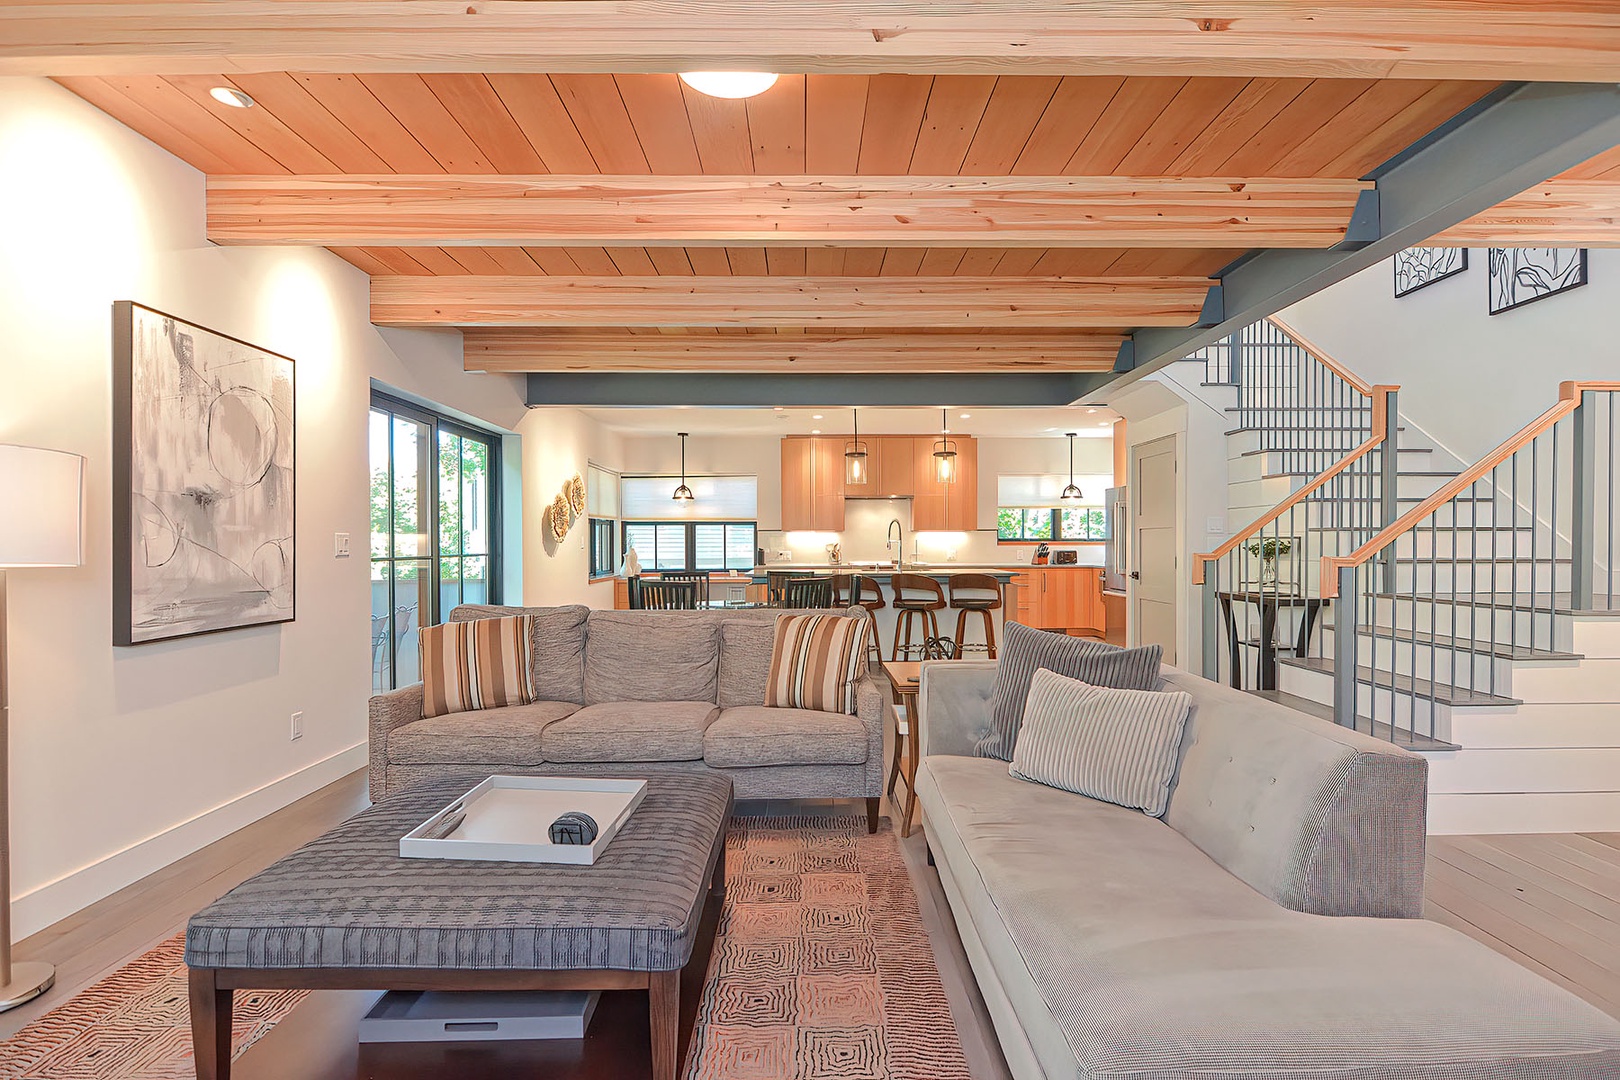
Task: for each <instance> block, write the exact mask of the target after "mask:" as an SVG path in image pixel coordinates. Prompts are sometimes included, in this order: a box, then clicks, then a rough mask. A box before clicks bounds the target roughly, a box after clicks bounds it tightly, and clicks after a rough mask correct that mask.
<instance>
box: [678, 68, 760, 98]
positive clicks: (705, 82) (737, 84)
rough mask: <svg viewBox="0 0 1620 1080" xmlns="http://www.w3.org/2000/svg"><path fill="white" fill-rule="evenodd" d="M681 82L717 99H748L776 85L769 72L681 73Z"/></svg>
mask: <svg viewBox="0 0 1620 1080" xmlns="http://www.w3.org/2000/svg"><path fill="white" fill-rule="evenodd" d="M681 82H683V83H685V84H686V85H687V86H690V87H691V88H692V89H694V90H696V91H697V92H698V93H700V94H708V95H709V96H710V97H718V98H750V97H753V96H754V95H755V94H763V93H764V92H765V91H767V90H769V89H770V88H771V87H773V86H775V85H776V75H775V74H774V73H772V72H769V71H683V72H681Z"/></svg>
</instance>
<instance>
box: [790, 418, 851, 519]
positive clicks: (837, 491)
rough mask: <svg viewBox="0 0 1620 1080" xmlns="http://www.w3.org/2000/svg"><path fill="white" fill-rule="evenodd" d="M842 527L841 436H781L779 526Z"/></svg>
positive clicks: (842, 451) (842, 444)
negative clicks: (780, 510)
mask: <svg viewBox="0 0 1620 1080" xmlns="http://www.w3.org/2000/svg"><path fill="white" fill-rule="evenodd" d="M843 527H844V440H843V439H840V438H829V437H826V436H818V435H808V436H806V435H790V436H788V437H787V438H785V439H783V440H782V530H783V531H784V532H838V531H840V530H842V529H843Z"/></svg>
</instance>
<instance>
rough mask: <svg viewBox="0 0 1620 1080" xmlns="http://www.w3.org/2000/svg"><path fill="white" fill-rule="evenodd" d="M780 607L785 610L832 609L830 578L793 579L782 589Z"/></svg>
mask: <svg viewBox="0 0 1620 1080" xmlns="http://www.w3.org/2000/svg"><path fill="white" fill-rule="evenodd" d="M782 606H783V607H785V608H830V607H832V606H833V586H832V578H824V577H803V578H794V579H793V580H792V581H789V582H787V583H786V584H785V585H784V586H783V587H782Z"/></svg>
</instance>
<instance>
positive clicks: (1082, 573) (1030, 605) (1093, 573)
mask: <svg viewBox="0 0 1620 1080" xmlns="http://www.w3.org/2000/svg"><path fill="white" fill-rule="evenodd" d="M1013 580H1014V583H1015V584H1017V585H1018V587H1019V588H1018V615H1017V619H1018V621H1019V622H1021V623H1023V624H1024V625H1026V626H1036V627H1039V628H1041V629H1042V630H1068V631H1078V632H1082V633H1085V634H1087V635H1094V636H1096V637H1103V636H1104V635H1105V634H1106V633H1107V629H1108V621H1107V616H1106V611H1105V608H1104V606H1103V598H1102V570H1101V569H1100V568H1098V567H1094V566H1071V567H1053V566H1032V567H1030V569H1029V571H1028V572H1027V573H1021V574H1019V575H1017V576H1016V577H1015V578H1014V579H1013Z"/></svg>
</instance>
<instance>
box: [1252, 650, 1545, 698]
mask: <svg viewBox="0 0 1620 1080" xmlns="http://www.w3.org/2000/svg"><path fill="white" fill-rule="evenodd" d="M1277 663H1279V664H1287V665H1289V666H1290V667H1297V668H1304V669H1305V670H1307V671H1317V672H1323V673H1326V674H1328V675H1331V674H1333V661H1332V660H1330V659H1328V658H1327V657H1325V656H1303V657H1301V656H1279V657H1277ZM1356 681H1357V682H1359V683H1363V684H1365V685H1367V686H1376V687H1377V688H1378V689H1380V690H1387V689H1389V688H1390V686H1391V685H1393V686H1394V688H1395V689H1396V690H1397V691H1399V692H1401V693H1406V694H1413V695H1416V696H1418V697H1422V698H1432V699H1433V700H1434V701H1437V702H1439V703H1440V704H1442V705H1522V704H1523V702H1522V701H1521V700H1520V699H1518V698H1511V697H1503V696H1501V695H1500V694H1482V693H1480V692H1479V691H1478V690H1467V689H1464V688H1462V687H1458V686H1451V685H1448V684H1446V683H1442V682H1432V681H1430V680H1428V679H1419V678H1413V677H1412V676H1411V675H1399V674H1395V673H1394V672H1389V671H1377V670H1374V669H1373V668H1369V667H1358V668H1356Z"/></svg>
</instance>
